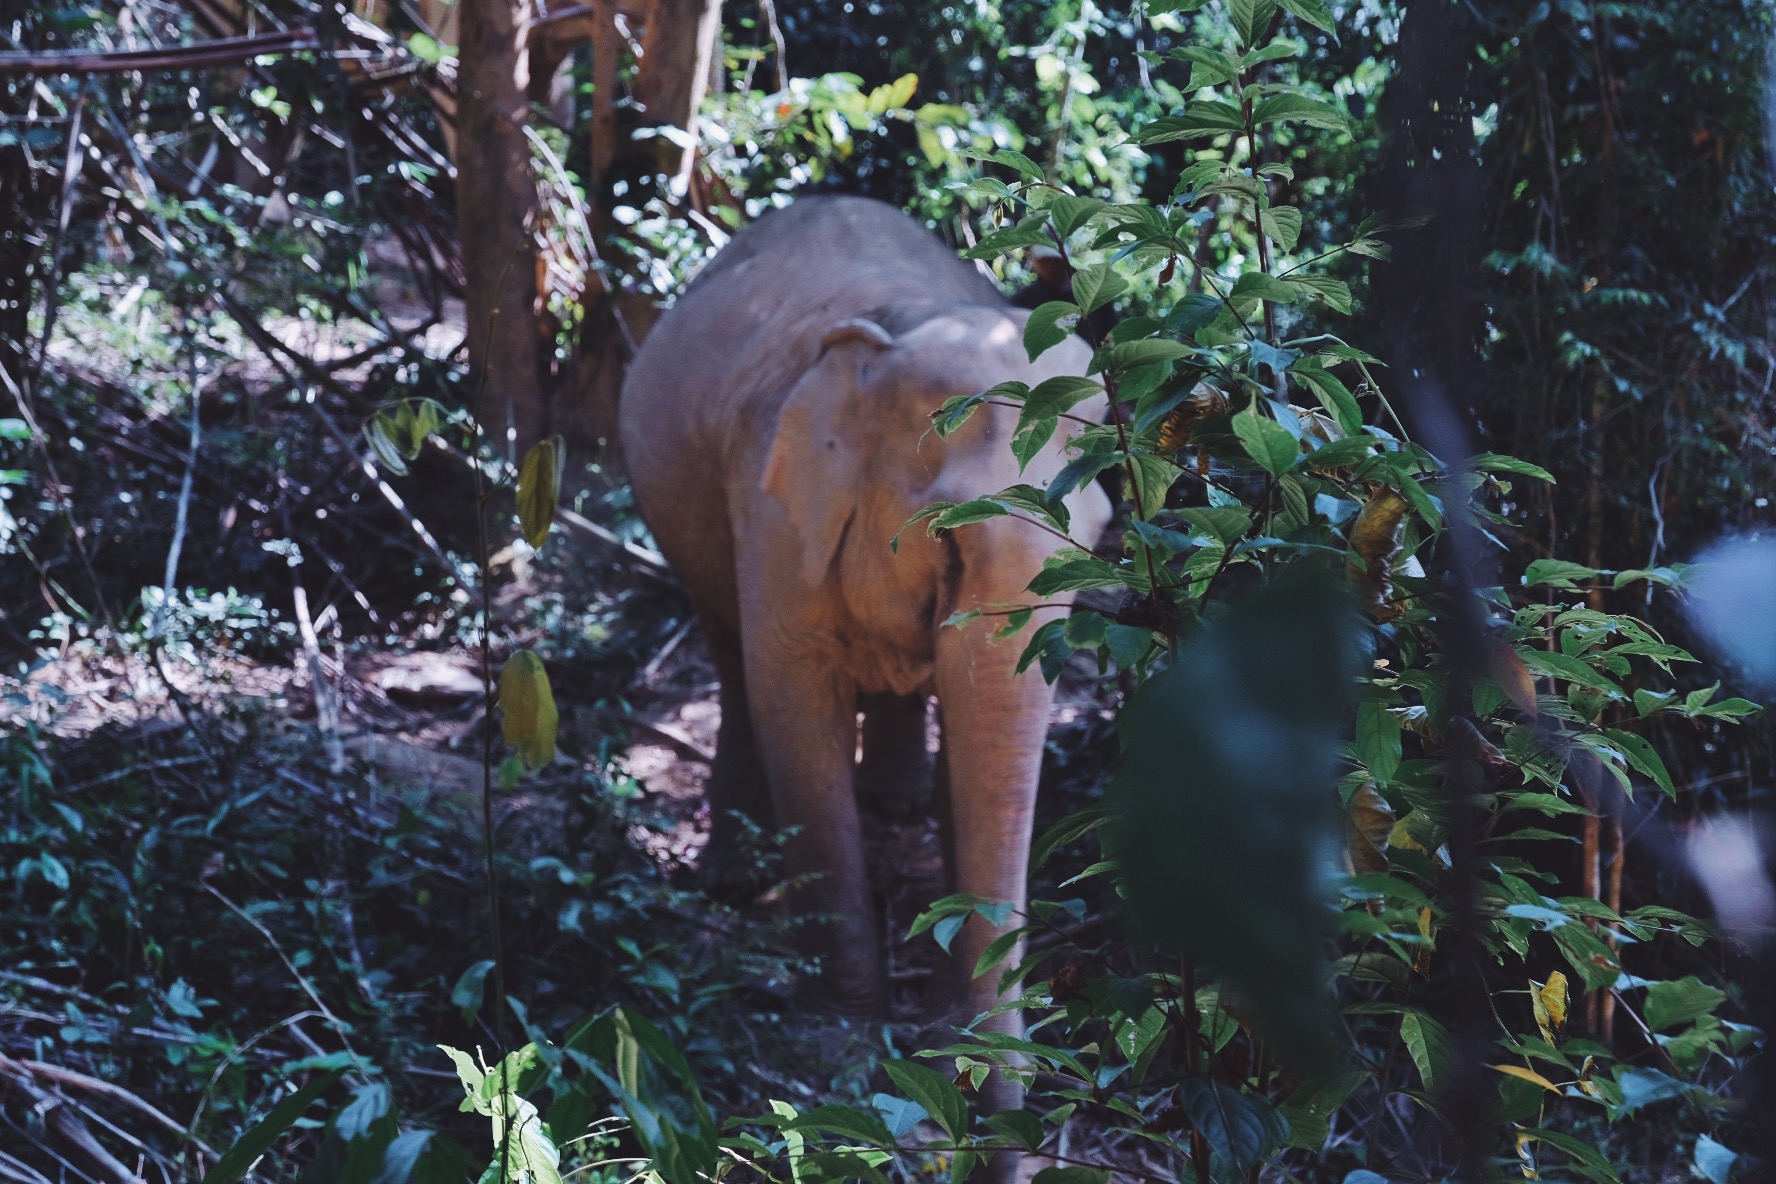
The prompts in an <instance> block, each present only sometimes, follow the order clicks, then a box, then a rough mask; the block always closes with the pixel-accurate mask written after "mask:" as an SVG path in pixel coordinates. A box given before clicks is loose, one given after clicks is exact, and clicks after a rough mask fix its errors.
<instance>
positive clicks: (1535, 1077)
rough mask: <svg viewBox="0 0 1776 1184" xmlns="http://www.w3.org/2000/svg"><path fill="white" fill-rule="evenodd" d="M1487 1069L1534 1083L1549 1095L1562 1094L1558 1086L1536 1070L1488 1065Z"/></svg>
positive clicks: (1517, 1066)
mask: <svg viewBox="0 0 1776 1184" xmlns="http://www.w3.org/2000/svg"><path fill="white" fill-rule="evenodd" d="M1487 1068H1489V1069H1497V1070H1498V1071H1499V1072H1500V1073H1505V1074H1509V1075H1510V1076H1512V1077H1521V1078H1523V1080H1525V1081H1533V1082H1535V1084H1537V1085H1539V1086H1541V1087H1542V1088H1543V1089H1545V1090H1547V1091H1548V1092H1549V1093H1555V1094H1557V1093H1559V1092H1560V1087H1559V1086H1558V1085H1555V1084H1554V1083H1553V1082H1552V1081H1549V1080H1548V1079H1547V1078H1546V1077H1543V1076H1542V1075H1541V1074H1540V1073H1537V1072H1536V1071H1535V1070H1534V1069H1525V1068H1524V1067H1523V1066H1522V1065H1488V1066H1487Z"/></svg>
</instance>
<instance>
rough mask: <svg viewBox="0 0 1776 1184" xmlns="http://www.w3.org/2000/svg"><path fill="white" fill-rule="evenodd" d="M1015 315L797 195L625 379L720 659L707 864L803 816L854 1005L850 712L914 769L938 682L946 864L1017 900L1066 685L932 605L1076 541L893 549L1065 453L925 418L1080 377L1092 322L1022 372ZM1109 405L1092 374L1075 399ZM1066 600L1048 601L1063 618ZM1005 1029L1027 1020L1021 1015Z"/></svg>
mask: <svg viewBox="0 0 1776 1184" xmlns="http://www.w3.org/2000/svg"><path fill="white" fill-rule="evenodd" d="M1027 315H1028V314H1027V313H1025V312H1022V311H1020V310H1017V309H1014V308H1012V307H1011V306H1010V304H1009V302H1008V301H1007V300H1006V298H1005V297H1004V296H1003V295H1002V294H1001V293H1000V292H999V290H998V289H997V288H995V287H994V286H993V285H992V284H991V283H990V282H989V281H988V280H987V279H986V278H985V277H984V276H983V275H981V274H980V273H979V272H978V271H977V270H976V269H974V268H972V267H970V266H968V265H966V264H964V263H962V262H961V261H960V260H959V259H957V258H956V256H955V255H954V253H952V252H951V251H950V250H949V249H948V248H947V247H945V246H944V245H943V244H942V243H941V242H939V241H938V240H937V239H935V238H934V237H932V236H931V234H930V233H928V232H927V231H926V230H924V229H923V228H921V227H920V226H919V225H918V224H917V223H915V222H914V221H913V220H912V219H910V218H908V217H907V216H906V215H904V214H901V213H900V212H898V211H896V210H894V209H893V208H891V207H889V206H887V205H883V204H881V203H879V202H874V201H869V200H865V199H862V198H852V197H815V198H804V199H803V200H801V201H798V202H796V203H795V204H794V205H793V206H790V207H789V208H787V209H785V210H781V211H778V212H776V213H772V214H769V215H768V216H766V217H765V218H763V219H761V220H760V221H759V222H757V223H756V224H754V225H753V226H751V227H749V228H748V229H746V230H745V231H743V232H742V233H740V234H739V235H737V236H736V237H735V238H734V240H733V241H732V242H731V243H729V244H728V245H727V246H726V247H725V248H723V249H722V251H721V252H720V253H719V254H718V255H717V256H716V258H715V260H714V261H713V262H712V263H711V264H710V265H709V266H708V267H707V268H706V269H705V270H704V271H703V272H702V273H701V274H700V275H699V276H698V277H697V278H696V280H695V282H693V283H692V284H691V285H690V287H689V289H688V290H687V291H686V292H685V294H684V295H683V297H681V298H680V299H679V301H678V303H677V304H676V305H675V306H674V307H673V308H672V309H671V310H670V311H669V312H667V313H666V315H665V316H664V317H663V318H662V319H661V320H660V322H659V324H658V325H657V326H656V327H655V328H654V330H653V332H652V333H650V334H649V336H648V338H647V341H646V343H645V344H644V345H643V347H642V349H641V352H640V354H639V355H638V356H637V357H636V359H635V361H634V363H633V364H632V366H631V367H630V370H629V375H628V378H627V380H626V381H625V383H624V388H623V395H622V402H621V405H620V410H619V414H620V421H621V429H622V445H623V450H624V453H625V455H626V456H627V458H628V463H629V467H630V469H631V471H632V473H633V477H634V485H635V493H636V497H637V499H638V500H639V503H640V507H641V511H642V514H643V516H644V517H645V518H646V520H647V522H648V524H649V526H650V527H651V528H652V530H653V533H654V537H655V538H656V539H657V540H658V542H659V545H660V549H661V550H662V551H663V552H664V553H665V555H666V556H667V558H668V559H669V560H671V562H672V565H673V567H674V568H675V569H676V570H677V571H678V574H679V575H680V576H681V578H682V579H683V580H684V582H685V585H686V586H687V587H688V588H689V590H690V592H691V595H692V597H693V598H694V600H695V602H696V605H697V609H698V613H699V616H700V620H701V624H702V626H703V629H704V631H705V633H706V635H707V637H708V639H709V643H710V647H711V649H712V650H713V652H714V657H715V663H716V667H717V671H718V674H719V676H720V679H721V731H720V734H719V738H718V741H717V756H716V763H715V768H714V769H713V771H712V774H711V779H710V786H709V796H710V806H711V810H712V813H713V814H714V817H715V819H716V824H715V833H714V834H713V835H712V839H711V851H710V853H709V858H712V859H717V860H719V859H721V858H722V857H723V854H724V852H723V847H724V845H725V844H729V843H731V842H732V840H733V837H734V830H735V828H734V826H733V825H731V824H730V823H729V822H728V821H726V820H727V819H729V818H730V817H731V815H730V812H731V811H741V812H744V813H748V814H750V815H752V816H753V817H756V818H760V819H763V818H768V817H772V816H773V815H774V821H775V824H776V825H777V826H779V827H785V828H788V827H794V828H796V834H795V836H794V837H793V838H792V839H791V841H790V848H789V853H788V854H789V861H790V871H791V872H792V873H796V874H801V873H818V874H817V875H816V876H814V877H813V878H812V882H811V883H810V885H809V886H808V887H807V888H806V889H805V890H803V892H802V896H801V900H800V904H801V906H802V907H804V908H805V909H807V910H809V911H815V912H821V913H827V914H832V915H835V916H836V917H837V920H836V921H835V922H834V923H833V924H832V925H830V926H828V927H827V928H826V932H825V940H824V942H823V945H822V951H821V953H822V966H823V974H822V978H823V980H824V986H825V988H826V991H827V992H828V993H829V994H830V995H831V996H832V997H833V998H834V1000H835V1001H836V1002H838V1003H839V1004H840V1005H841V1006H842V1007H843V1008H844V1009H846V1010H848V1011H851V1012H854V1013H868V1014H872V1015H879V1014H881V1013H882V1012H883V1011H884V1010H885V1002H886V978H885V974H884V970H883V966H882V943H881V940H880V937H879V935H878V933H877V927H876V924H875V922H874V911H873V909H872V907H871V903H870V889H869V884H868V881H867V878H866V875H865V867H864V851H863V833H862V828H861V824H860V821H859V811H858V805H857V801H856V796H855V793H854V784H855V780H856V776H857V773H858V769H857V767H856V764H857V762H856V754H857V751H858V744H859V730H858V712H859V710H862V711H863V712H864V715H865V721H864V728H863V736H864V763H865V765H866V766H872V765H879V764H887V765H890V766H895V767H898V768H901V769H906V768H911V767H916V764H917V760H918V758H919V757H920V756H922V754H923V750H924V738H925V728H924V715H925V701H926V697H928V696H932V695H935V696H936V698H937V700H938V717H939V720H940V723H941V733H942V751H941V753H940V755H939V760H938V763H939V775H938V781H939V783H940V787H942V788H940V794H939V799H940V801H939V805H940V813H941V815H942V816H943V819H944V823H945V826H944V831H945V841H944V849H945V857H946V865H947V871H948V873H949V875H950V878H951V882H952V884H953V886H954V888H955V890H956V891H959V892H969V893H975V894H978V895H980V896H983V897H986V898H988V899H990V900H995V901H1010V902H1012V903H1013V904H1015V905H1016V906H1017V907H1018V908H1019V909H1020V910H1021V909H1022V907H1023V903H1024V884H1025V879H1026V873H1027V870H1028V859H1029V849H1030V828H1031V819H1032V814H1033V810H1034V806H1035V799H1036V780H1037V773H1038V769H1039V766H1040V763H1041V758H1042V746H1043V741H1044V738H1045V736H1046V733H1047V730H1048V719H1049V708H1050V703H1051V699H1052V691H1051V688H1050V687H1049V686H1048V685H1047V684H1046V683H1045V682H1044V681H1043V679H1042V677H1041V675H1040V674H1038V673H1036V672H1034V671H1032V672H1029V673H1026V674H1023V675H1018V674H1016V673H1015V672H1014V671H1015V666H1016V662H1017V658H1018V655H1019V653H1020V652H1021V650H1022V648H1023V644H1022V639H1021V638H1018V639H1013V640H1002V641H997V642H995V641H992V640H990V634H991V633H992V631H993V627H994V624H995V622H994V620H993V619H992V618H991V617H989V618H986V619H984V620H977V621H975V622H974V623H972V624H969V625H967V626H965V627H961V628H957V627H953V626H951V627H946V626H944V624H943V622H944V621H945V620H946V619H947V618H949V617H950V616H951V615H952V614H953V613H955V612H957V611H959V610H965V609H972V608H986V607H990V606H993V605H1003V604H1006V603H1007V602H1018V601H1026V600H1028V599H1029V596H1028V593H1026V592H1025V585H1026V584H1028V582H1029V580H1030V578H1031V577H1032V576H1034V575H1035V574H1036V572H1037V571H1038V570H1039V569H1040V567H1041V565H1042V562H1043V560H1044V558H1046V557H1047V556H1048V555H1049V554H1051V553H1052V552H1053V551H1054V550H1055V549H1056V548H1057V547H1058V546H1061V545H1062V544H1061V543H1060V541H1059V540H1058V539H1057V538H1056V537H1055V536H1054V535H1053V534H1050V533H1047V532H1045V531H1044V530H1042V529H1040V528H1039V527H1037V526H1035V525H1032V524H1030V523H1027V522H1022V521H1017V520H1012V519H1003V518H1002V519H996V520H991V521H988V522H982V523H977V524H974V525H969V526H963V527H959V528H957V529H956V530H954V531H949V532H944V533H942V534H941V535H940V536H939V537H937V538H930V537H927V535H926V533H925V531H924V530H923V529H920V528H915V529H913V530H909V531H908V532H907V533H906V536H905V537H904V538H903V539H902V541H901V543H900V547H899V550H898V553H896V552H895V551H894V550H891V549H890V547H889V540H890V538H891V537H892V536H893V535H894V534H895V532H896V531H897V530H898V529H899V528H900V526H901V524H902V523H903V522H905V521H906V519H907V518H909V517H910V516H912V515H913V514H915V513H917V512H918V511H919V510H920V509H921V508H923V507H924V506H926V505H928V504H930V503H931V502H933V501H938V500H947V501H963V500H967V499H969V498H972V497H977V496H979V495H981V494H984V493H991V492H993V491H995V490H997V489H1000V488H1003V487H1005V486H1007V485H1010V484H1013V483H1015V482H1018V481H1020V480H1022V481H1031V482H1035V483H1041V482H1042V481H1044V480H1046V479H1047V478H1048V477H1050V476H1052V475H1053V474H1054V473H1055V472H1056V471H1058V470H1059V468H1060V466H1061V465H1062V464H1064V463H1065V457H1064V455H1063V451H1062V449H1063V442H1062V441H1063V436H1064V434H1063V436H1057V438H1056V440H1055V442H1054V443H1053V444H1051V445H1050V447H1049V448H1048V449H1047V450H1046V451H1044V452H1043V453H1041V454H1040V455H1038V456H1037V457H1036V458H1035V459H1034V460H1032V461H1031V462H1030V465H1029V466H1028V468H1027V469H1026V470H1025V471H1024V473H1023V474H1022V475H1021V476H1020V475H1019V472H1018V467H1017V461H1016V459H1015V458H1014V457H1013V456H1012V454H1011V450H1010V447H1009V439H1010V434H1011V431H1012V427H1013V425H1014V424H1015V422H1016V412H1015V411H1012V410H1009V409H1004V408H986V409H983V410H982V411H981V412H979V413H977V414H976V415H975V417H974V419H973V420H971V421H970V422H969V423H968V424H967V426H965V427H964V428H963V429H962V430H961V431H960V432H958V433H956V434H955V435H953V436H951V437H950V438H949V439H947V440H945V439H941V438H939V437H938V436H936V435H935V434H934V433H932V432H931V431H930V420H929V416H930V413H931V412H932V411H933V410H935V409H936V408H937V407H938V406H939V405H940V404H941V403H942V402H943V401H944V400H945V399H946V398H948V397H950V396H952V395H959V394H969V393H973V392H977V391H981V390H985V389H986V388H988V387H990V386H992V385H993V384H995V383H998V382H1001V381H1004V380H1006V379H1014V378H1015V379H1021V380H1023V381H1025V382H1028V383H1031V384H1035V383H1036V382H1038V381H1040V380H1041V379H1043V378H1047V377H1050V376H1053V375H1057V374H1080V373H1083V372H1084V371H1085V369H1086V364H1087V361H1088V359H1089V350H1088V349H1087V347H1086V346H1085V345H1084V343H1083V342H1080V341H1079V340H1078V339H1076V338H1075V339H1070V340H1068V341H1067V342H1065V343H1064V344H1063V345H1061V346H1058V347H1056V348H1054V349H1052V350H1050V351H1049V352H1047V353H1046V354H1044V355H1043V356H1042V357H1041V358H1040V359H1038V361H1037V362H1036V364H1034V365H1032V364H1031V363H1030V362H1029V361H1028V360H1027V357H1026V355H1025V351H1024V346H1023V326H1024V321H1025V318H1026V317H1027ZM1104 410H1105V404H1104V402H1103V397H1102V396H1101V395H1100V396H1098V398H1097V400H1096V401H1095V402H1087V403H1085V404H1082V405H1080V406H1079V407H1078V408H1077V409H1076V412H1075V413H1076V414H1078V415H1080V416H1083V417H1090V418H1096V417H1100V416H1102V415H1103V413H1104ZM1068 507H1069V510H1070V512H1071V515H1072V537H1073V538H1074V539H1076V540H1077V541H1078V542H1079V543H1080V544H1082V545H1084V546H1087V547H1089V546H1091V545H1092V544H1093V543H1095V542H1096V540H1097V536H1098V535H1099V534H1100V533H1101V532H1102V530H1103V528H1104V525H1105V523H1106V522H1107V521H1108V519H1109V516H1110V506H1109V502H1108V499H1107V498H1106V497H1105V496H1104V494H1103V493H1102V492H1101V491H1099V490H1098V489H1097V488H1096V487H1095V486H1090V485H1088V486H1087V487H1086V488H1084V489H1081V490H1079V491H1078V492H1076V493H1075V494H1073V495H1072V496H1071V497H1070V498H1069V499H1068ZM1067 600H1068V598H1067V597H1055V598H1053V600H1052V601H1051V603H1052V604H1054V605H1056V606H1063V607H1059V609H1058V611H1065V608H1064V605H1065V603H1066V601H1067ZM1038 619H1041V615H1039V617H1038ZM865 771H866V773H867V772H869V771H871V770H869V769H866V770H865ZM875 771H876V772H877V774H878V775H877V776H876V777H875V780H876V781H878V782H881V781H883V780H892V778H891V777H890V778H884V777H882V776H881V775H880V770H875ZM767 786H768V791H767V789H766V787H767ZM907 792H909V793H910V792H914V791H913V789H912V788H911V787H910V786H909V787H908V790H907ZM996 935H997V933H996V931H995V930H994V929H992V928H991V927H990V926H989V925H988V924H987V923H986V922H985V921H984V920H983V919H982V918H980V917H978V916H977V917H974V918H972V919H971V920H970V921H969V922H968V923H967V925H966V926H964V928H963V930H962V931H961V933H960V934H959V935H958V937H957V938H956V941H955V944H954V947H953V948H954V950H955V952H956V960H957V965H958V966H959V967H960V968H961V972H962V973H961V975H960V977H961V979H962V981H963V982H965V983H968V985H967V986H966V987H965V988H964V996H965V997H964V999H963V1010H965V1011H966V1012H967V1016H966V1017H964V1018H971V1017H972V1016H973V1015H974V1014H976V1013H978V1012H980V1011H984V1010H986V1009H987V1008H988V1007H990V1006H992V1005H993V1004H994V1003H997V1002H998V1001H999V995H998V991H997V989H996V987H997V978H998V976H997V975H989V976H987V977H985V978H983V979H980V980H977V981H972V982H970V981H969V972H971V971H972V969H973V967H974V965H975V962H976V960H977V959H978V958H979V956H980V954H981V952H982V950H983V949H984V948H985V947H986V945H987V944H988V942H990V941H991V940H992V939H993V938H994V937H995V936H996ZM993 1023H994V1024H995V1025H996V1026H997V1027H998V1028H999V1029H1000V1030H1002V1031H1015V1032H1021V1028H1022V1021H1021V1019H1020V1018H1019V1017H1018V1016H1017V1015H1016V1014H1015V1013H1012V1014H1008V1015H1003V1016H999V1017H996V1019H995V1020H994V1021H993ZM993 1091H994V1092H995V1093H996V1095H997V1096H996V1097H995V1098H993V1099H989V1101H992V1102H999V1103H1001V1104H1016V1103H1017V1102H1018V1099H1019V1095H1018V1093H1017V1091H1016V1089H1015V1087H1014V1086H1013V1085H1012V1084H1011V1083H1008V1082H998V1083H997V1084H996V1085H995V1086H994V1087H993ZM1001 1158H1002V1159H1003V1158H1004V1157H1001Z"/></svg>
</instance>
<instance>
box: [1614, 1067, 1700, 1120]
mask: <svg viewBox="0 0 1776 1184" xmlns="http://www.w3.org/2000/svg"><path fill="white" fill-rule="evenodd" d="M1616 1084H1617V1085H1618V1086H1619V1087H1621V1090H1622V1106H1621V1113H1622V1114H1623V1115H1624V1116H1626V1115H1629V1114H1632V1113H1634V1112H1635V1111H1636V1110H1639V1109H1641V1108H1643V1107H1646V1106H1651V1105H1653V1104H1654V1103H1657V1102H1668V1101H1670V1100H1671V1099H1672V1098H1681V1097H1683V1095H1684V1091H1685V1089H1686V1088H1688V1087H1686V1086H1685V1085H1684V1083H1683V1082H1681V1081H1679V1080H1677V1079H1676V1078H1675V1077H1671V1076H1668V1075H1667V1074H1664V1073H1661V1072H1659V1070H1657V1069H1630V1068H1627V1067H1625V1066H1624V1067H1621V1068H1618V1069H1617V1070H1616Z"/></svg>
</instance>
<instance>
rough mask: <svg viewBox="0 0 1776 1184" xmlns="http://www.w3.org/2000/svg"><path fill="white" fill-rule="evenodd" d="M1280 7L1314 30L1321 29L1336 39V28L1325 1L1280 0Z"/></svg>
mask: <svg viewBox="0 0 1776 1184" xmlns="http://www.w3.org/2000/svg"><path fill="white" fill-rule="evenodd" d="M1281 3H1282V6H1283V7H1284V8H1285V9H1287V10H1288V11H1290V12H1292V13H1294V14H1295V16H1296V17H1297V18H1299V19H1301V20H1304V21H1306V22H1307V23H1308V24H1310V25H1312V26H1313V27H1314V28H1316V29H1323V30H1325V31H1326V32H1328V33H1330V34H1332V39H1333V40H1334V41H1336V40H1337V39H1338V26H1337V24H1336V23H1335V22H1334V21H1333V19H1332V12H1331V10H1330V9H1328V8H1327V7H1326V0H1281Z"/></svg>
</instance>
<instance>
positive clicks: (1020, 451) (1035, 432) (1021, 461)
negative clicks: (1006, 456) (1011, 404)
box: [1011, 413, 1061, 473]
mask: <svg viewBox="0 0 1776 1184" xmlns="http://www.w3.org/2000/svg"><path fill="white" fill-rule="evenodd" d="M1060 423H1061V421H1060V420H1059V419H1058V418H1057V417H1055V416H1053V415H1046V416H1037V417H1030V416H1029V414H1028V413H1026V414H1025V418H1023V419H1022V420H1020V421H1019V422H1018V426H1017V430H1016V431H1015V432H1013V433H1012V435H1011V454H1012V455H1013V456H1015V457H1017V462H1018V472H1020V473H1021V472H1023V471H1024V468H1025V467H1026V466H1027V465H1028V464H1029V463H1030V462H1031V461H1032V460H1035V459H1036V454H1037V453H1038V452H1041V451H1042V449H1043V447H1044V446H1045V445H1046V444H1047V443H1048V441H1049V439H1050V438H1051V437H1052V436H1053V435H1054V431H1055V429H1056V428H1057V427H1059V426H1060Z"/></svg>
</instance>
